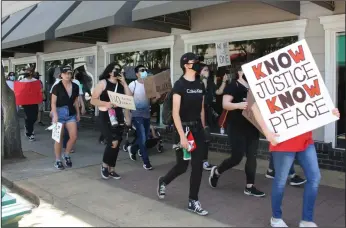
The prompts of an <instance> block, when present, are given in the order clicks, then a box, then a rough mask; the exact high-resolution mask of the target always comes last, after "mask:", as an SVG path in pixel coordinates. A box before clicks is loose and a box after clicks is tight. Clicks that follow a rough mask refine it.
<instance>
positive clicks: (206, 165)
mask: <svg viewBox="0 0 346 228" xmlns="http://www.w3.org/2000/svg"><path fill="white" fill-rule="evenodd" d="M213 167H214V165H212V164H209V162H207V161H205V162H203V169H204V170H207V171H210V170H211V169H212V168H213Z"/></svg>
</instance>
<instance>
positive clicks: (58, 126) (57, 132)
mask: <svg viewBox="0 0 346 228" xmlns="http://www.w3.org/2000/svg"><path fill="white" fill-rule="evenodd" d="M52 126H53V129H52V139H54V141H56V142H57V143H60V136H61V130H62V123H59V122H57V123H55V124H53V125H52Z"/></svg>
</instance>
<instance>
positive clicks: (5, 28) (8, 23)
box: [1, 5, 37, 40]
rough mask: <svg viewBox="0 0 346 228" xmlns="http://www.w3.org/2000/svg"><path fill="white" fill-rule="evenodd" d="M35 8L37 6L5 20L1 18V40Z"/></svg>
mask: <svg viewBox="0 0 346 228" xmlns="http://www.w3.org/2000/svg"><path fill="white" fill-rule="evenodd" d="M36 7H37V5H33V6H30V7H28V8H25V9H23V10H20V11H18V12H16V13H14V14H12V15H11V16H9V18H7V19H6V17H4V18H2V20H3V24H2V25H1V40H3V39H5V38H6V37H7V36H8V35H9V34H10V33H11V31H13V30H14V29H15V28H16V27H17V26H18V25H19V24H20V23H21V22H22V21H23V20H24V19H25V18H26V17H27V16H28V15H29V14H30V13H31V12H32V11H33V10H34V9H35V8H36Z"/></svg>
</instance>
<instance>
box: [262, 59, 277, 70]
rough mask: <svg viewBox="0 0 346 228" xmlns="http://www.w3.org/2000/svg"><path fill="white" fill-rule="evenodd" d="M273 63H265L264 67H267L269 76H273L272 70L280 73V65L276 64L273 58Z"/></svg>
mask: <svg viewBox="0 0 346 228" xmlns="http://www.w3.org/2000/svg"><path fill="white" fill-rule="evenodd" d="M270 60H271V63H270V62H269V61H268V60H266V61H264V62H263V63H264V66H265V67H266V69H267V71H268V74H272V70H274V71H275V72H278V71H279V67H278V64H277V63H276V61H275V59H274V58H271V59H270Z"/></svg>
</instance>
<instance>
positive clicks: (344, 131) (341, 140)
mask: <svg viewBox="0 0 346 228" xmlns="http://www.w3.org/2000/svg"><path fill="white" fill-rule="evenodd" d="M336 45H337V48H336V50H337V53H336V54H337V62H336V73H337V78H336V80H337V94H338V97H337V107H338V109H339V111H340V116H341V117H340V120H339V121H338V122H337V124H336V137H337V138H336V144H337V145H336V146H337V147H338V148H345V147H346V139H345V135H346V118H345V114H346V71H345V68H346V66H345V33H339V34H338V36H337V42H336Z"/></svg>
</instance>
